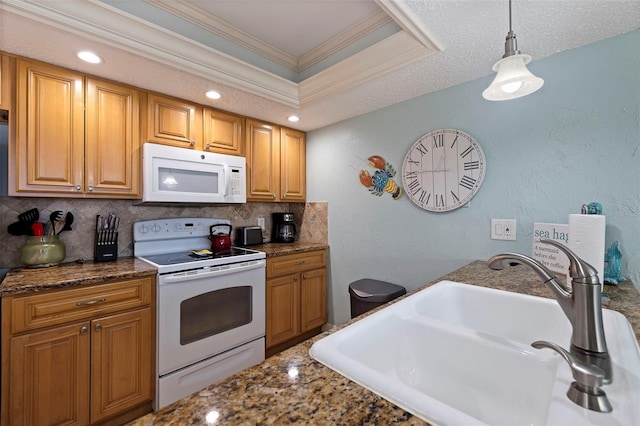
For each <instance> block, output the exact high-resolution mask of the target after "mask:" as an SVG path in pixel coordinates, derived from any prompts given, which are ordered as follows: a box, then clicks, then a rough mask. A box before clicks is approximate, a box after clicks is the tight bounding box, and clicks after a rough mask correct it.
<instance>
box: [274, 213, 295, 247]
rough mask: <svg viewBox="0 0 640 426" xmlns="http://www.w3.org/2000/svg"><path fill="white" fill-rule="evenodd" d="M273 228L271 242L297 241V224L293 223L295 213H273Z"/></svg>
mask: <svg viewBox="0 0 640 426" xmlns="http://www.w3.org/2000/svg"><path fill="white" fill-rule="evenodd" d="M272 216H273V229H272V233H271V242H274V243H292V242H294V241H295V236H296V225H295V223H293V213H272Z"/></svg>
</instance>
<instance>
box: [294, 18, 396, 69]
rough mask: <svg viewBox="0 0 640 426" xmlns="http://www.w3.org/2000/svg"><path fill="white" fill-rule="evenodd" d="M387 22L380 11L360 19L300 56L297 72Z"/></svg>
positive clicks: (389, 20) (389, 19)
mask: <svg viewBox="0 0 640 426" xmlns="http://www.w3.org/2000/svg"><path fill="white" fill-rule="evenodd" d="M389 22H392V19H391V18H390V17H389V15H387V14H386V13H385V12H383V11H382V10H379V11H377V12H374V13H372V14H371V15H369V16H367V17H365V18H364V19H361V20H360V21H358V22H356V23H355V24H354V25H352V26H350V27H349V28H347V29H346V30H344V31H342V32H340V33H338V34H336V35H335V36H333V37H331V38H330V39H328V40H327V41H325V42H324V43H322V44H320V45H318V46H316V47H314V48H313V49H311V50H309V51H308V52H306V53H305V54H304V55H302V56H300V57H299V58H298V72H302V71H304V70H306V69H308V68H310V67H312V66H313V65H315V64H317V63H318V62H320V61H322V60H323V59H326V58H328V57H330V56H331V55H333V54H336V53H338V52H339V51H340V50H342V49H344V48H345V47H347V46H349V45H351V44H353V43H355V42H356V41H358V40H360V39H361V38H363V37H365V36H366V35H368V34H371V33H372V32H374V31H375V30H377V29H378V28H381V27H382V26H384V25H386V24H388V23H389Z"/></svg>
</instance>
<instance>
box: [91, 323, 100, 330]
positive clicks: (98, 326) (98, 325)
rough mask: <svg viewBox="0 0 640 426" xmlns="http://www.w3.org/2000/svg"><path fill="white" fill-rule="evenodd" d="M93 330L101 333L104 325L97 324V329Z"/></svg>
mask: <svg viewBox="0 0 640 426" xmlns="http://www.w3.org/2000/svg"><path fill="white" fill-rule="evenodd" d="M93 328H94V330H96V331H100V330H102V325H101V324H100V323H99V322H98V323H96V325H95V327H93Z"/></svg>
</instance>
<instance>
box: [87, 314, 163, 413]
mask: <svg viewBox="0 0 640 426" xmlns="http://www.w3.org/2000/svg"><path fill="white" fill-rule="evenodd" d="M91 330H92V332H91V422H92V423H93V422H97V421H100V420H103V419H105V418H107V417H109V416H112V415H115V414H118V413H121V412H123V411H125V410H127V409H129V408H133V407H135V406H137V405H139V404H141V403H143V402H145V401H150V400H151V399H153V393H154V384H153V383H154V368H153V365H154V364H153V359H154V358H155V354H154V345H153V344H152V325H151V308H143V309H139V310H136V311H132V312H127V313H122V314H115V315H112V316H108V317H104V318H101V319H96V320H93V321H91Z"/></svg>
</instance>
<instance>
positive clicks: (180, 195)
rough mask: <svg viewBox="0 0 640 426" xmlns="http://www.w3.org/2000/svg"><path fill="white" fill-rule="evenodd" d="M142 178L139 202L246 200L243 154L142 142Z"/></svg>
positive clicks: (245, 173) (220, 201) (245, 175)
mask: <svg viewBox="0 0 640 426" xmlns="http://www.w3.org/2000/svg"><path fill="white" fill-rule="evenodd" d="M142 178H143V179H142V185H143V190H142V203H199V204H209V203H245V202H246V201H247V169H246V160H245V158H244V157H237V156H234V155H225V154H217V153H213V152H206V151H196V150H192V149H187V148H177V147H172V146H166V145H158V144H154V143H145V144H143V148H142Z"/></svg>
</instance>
